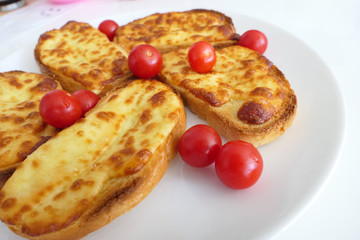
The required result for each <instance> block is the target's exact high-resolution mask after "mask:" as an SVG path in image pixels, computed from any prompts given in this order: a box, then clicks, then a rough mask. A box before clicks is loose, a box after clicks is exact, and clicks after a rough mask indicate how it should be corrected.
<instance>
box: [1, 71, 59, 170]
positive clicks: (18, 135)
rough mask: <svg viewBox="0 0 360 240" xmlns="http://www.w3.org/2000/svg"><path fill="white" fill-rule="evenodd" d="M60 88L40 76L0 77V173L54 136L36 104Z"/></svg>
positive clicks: (19, 73) (13, 74) (9, 74)
mask: <svg viewBox="0 0 360 240" xmlns="http://www.w3.org/2000/svg"><path fill="white" fill-rule="evenodd" d="M60 88H61V87H60V84H58V83H57V82H56V81H55V80H53V79H52V78H50V77H48V76H45V75H42V74H37V73H26V72H22V71H11V72H4V73H0V110H1V111H0V173H6V172H8V171H11V170H13V169H14V168H15V167H16V166H17V165H18V164H19V163H20V162H22V161H23V160H24V159H25V158H26V156H27V155H28V154H30V153H31V152H32V151H34V150H35V149H36V148H37V147H38V146H40V145H41V144H42V143H43V142H45V141H46V140H47V139H48V138H49V137H51V136H53V135H55V134H56V133H57V132H58V130H57V129H55V128H53V127H51V126H49V125H47V124H46V123H45V122H44V121H43V120H42V118H41V116H40V113H39V103H40V100H41V98H42V96H43V95H44V94H45V93H47V92H49V91H51V90H54V89H60Z"/></svg>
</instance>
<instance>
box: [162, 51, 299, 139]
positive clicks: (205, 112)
mask: <svg viewBox="0 0 360 240" xmlns="http://www.w3.org/2000/svg"><path fill="white" fill-rule="evenodd" d="M187 53H188V49H179V50H177V51H173V52H169V53H166V54H163V63H164V66H163V69H162V71H161V73H160V78H161V79H162V80H163V81H164V82H166V83H168V84H169V85H171V86H172V87H173V88H174V89H176V91H178V92H179V93H180V95H181V96H182V98H183V100H184V103H185V104H187V105H188V107H189V108H190V110H191V111H193V112H194V113H195V114H197V115H198V116H199V117H200V118H202V119H204V120H206V121H207V122H208V123H209V125H211V126H213V127H214V128H215V129H216V130H217V131H218V132H219V133H221V134H223V135H224V136H225V137H226V138H227V139H228V140H235V139H239V140H243V141H247V142H250V143H252V144H254V145H255V146H260V145H263V144H266V143H269V142H271V141H273V140H274V139H276V138H277V137H278V136H280V135H282V134H283V133H284V131H285V130H286V129H287V128H288V127H289V126H290V124H291V123H292V120H293V118H294V116H295V113H296V106H297V100H296V96H295V93H294V91H293V90H292V89H291V87H290V84H289V82H288V81H287V80H286V78H285V76H284V75H283V74H282V72H281V71H280V70H279V69H277V68H276V66H275V65H273V64H272V62H270V61H269V60H268V59H267V58H266V57H264V56H262V55H261V54H259V53H257V52H255V51H253V50H250V49H248V48H244V47H241V46H238V45H235V46H230V47H225V48H222V49H218V50H216V56H217V60H216V64H215V66H214V68H213V69H212V70H211V71H210V72H208V73H205V74H199V73H196V72H195V71H193V70H192V69H191V67H190V66H189V63H188V60H187Z"/></svg>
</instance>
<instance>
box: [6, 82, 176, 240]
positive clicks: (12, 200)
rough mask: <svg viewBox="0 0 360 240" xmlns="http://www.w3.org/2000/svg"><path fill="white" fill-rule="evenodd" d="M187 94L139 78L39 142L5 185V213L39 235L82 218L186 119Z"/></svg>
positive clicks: (31, 232)
mask: <svg viewBox="0 0 360 240" xmlns="http://www.w3.org/2000/svg"><path fill="white" fill-rule="evenodd" d="M181 104H182V103H181V100H180V99H179V98H178V97H177V96H176V94H174V93H173V92H172V91H170V90H169V89H168V88H167V87H166V86H165V85H164V84H162V83H160V82H158V81H155V80H136V81H134V82H132V83H131V84H130V85H128V86H127V87H126V88H124V89H122V90H121V91H116V92H115V93H114V94H113V95H109V96H107V97H106V98H105V99H103V100H101V101H100V102H99V104H98V105H97V106H96V107H95V108H94V109H93V110H92V111H91V112H90V113H89V115H87V116H86V118H84V119H82V120H80V121H78V122H77V123H76V124H74V125H72V126H71V127H69V128H67V129H64V130H63V131H61V132H60V133H59V134H58V135H57V136H56V137H54V138H52V139H51V140H49V141H48V142H47V143H45V144H44V145H42V146H41V147H40V148H38V150H37V151H35V152H34V153H32V154H31V155H30V156H28V158H27V159H26V160H25V161H24V162H23V164H22V165H21V167H20V168H18V169H17V170H16V172H15V173H14V175H13V176H12V177H11V178H10V179H9V180H8V182H7V183H6V185H5V186H4V188H3V189H2V190H1V191H0V217H1V219H2V220H3V221H5V222H6V223H8V224H10V225H11V224H17V225H21V226H22V230H23V232H25V233H26V234H29V235H33V236H35V235H39V234H43V233H46V232H51V231H56V230H59V229H61V228H63V227H66V226H67V225H68V224H70V223H71V222H72V221H74V220H76V219H77V218H78V217H79V216H80V215H81V214H82V213H83V212H84V211H85V210H86V208H87V207H88V206H89V204H91V202H92V201H94V199H96V197H97V196H101V194H102V192H103V191H106V186H107V185H108V184H109V183H111V181H113V180H115V179H120V178H122V177H128V176H131V175H132V174H134V173H136V172H138V171H140V170H141V169H142V168H143V167H144V166H145V165H146V164H148V162H149V161H150V159H151V158H152V156H153V154H154V153H155V151H156V150H157V149H158V148H159V146H161V144H164V142H165V141H166V139H167V138H168V136H169V134H170V133H171V132H172V130H173V128H174V126H175V124H176V122H177V121H178V119H179V118H180V117H181V116H180V113H181V107H182V105H181Z"/></svg>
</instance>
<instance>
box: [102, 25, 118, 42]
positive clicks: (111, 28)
mask: <svg viewBox="0 0 360 240" xmlns="http://www.w3.org/2000/svg"><path fill="white" fill-rule="evenodd" d="M118 27H119V25H118V24H117V23H116V22H115V21H113V20H104V21H102V22H101V23H100V24H99V27H98V29H99V31H100V32H102V33H104V34H105V35H106V36H107V38H108V39H109V40H110V41H112V40H113V39H114V37H115V32H116V29H117V28H118Z"/></svg>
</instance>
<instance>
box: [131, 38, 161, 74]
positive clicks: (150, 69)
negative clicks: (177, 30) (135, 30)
mask: <svg viewBox="0 0 360 240" xmlns="http://www.w3.org/2000/svg"><path fill="white" fill-rule="evenodd" d="M162 63H163V62H162V56H161V53H160V52H159V51H158V50H157V49H156V48H155V47H154V46H152V45H149V44H140V45H138V46H136V47H134V48H133V49H132V50H131V51H130V54H129V58H128V65H129V68H130V71H131V72H132V73H133V74H134V75H135V76H136V77H139V78H143V79H148V78H153V77H155V76H156V75H158V74H159V73H160V71H161V68H162Z"/></svg>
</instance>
